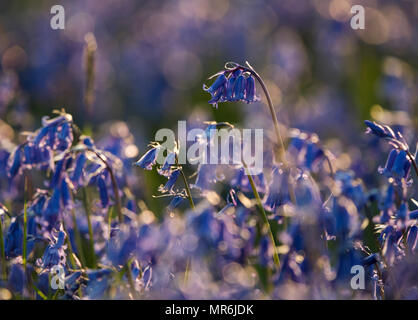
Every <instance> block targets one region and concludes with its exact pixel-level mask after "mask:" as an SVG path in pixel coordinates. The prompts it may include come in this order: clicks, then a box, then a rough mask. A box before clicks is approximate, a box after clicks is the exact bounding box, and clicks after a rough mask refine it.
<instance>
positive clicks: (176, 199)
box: [167, 195, 185, 211]
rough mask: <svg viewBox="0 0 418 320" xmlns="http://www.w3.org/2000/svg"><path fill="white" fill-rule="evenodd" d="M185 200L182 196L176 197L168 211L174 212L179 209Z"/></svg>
mask: <svg viewBox="0 0 418 320" xmlns="http://www.w3.org/2000/svg"><path fill="white" fill-rule="evenodd" d="M184 199H185V198H184V197H183V196H180V195H175V196H174V197H173V199H171V201H170V204H169V205H168V208H167V209H168V211H172V210H174V209H175V208H177V207H178V206H179V205H180V204H181V203H182V202H183V200H184Z"/></svg>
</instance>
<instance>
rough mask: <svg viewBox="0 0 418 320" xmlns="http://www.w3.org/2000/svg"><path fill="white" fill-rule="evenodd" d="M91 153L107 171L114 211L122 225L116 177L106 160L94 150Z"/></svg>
mask: <svg viewBox="0 0 418 320" xmlns="http://www.w3.org/2000/svg"><path fill="white" fill-rule="evenodd" d="M91 151H93V152H94V154H95V155H96V156H97V157H98V158H99V159H100V161H102V162H103V164H104V165H105V166H106V169H107V171H108V172H109V175H110V180H111V182H112V189H113V193H114V195H115V205H116V211H117V213H118V219H119V223H122V222H123V216H122V204H121V200H120V196H119V188H118V183H117V181H116V177H115V174H114V173H113V170H112V167H111V166H110V165H109V163H108V162H107V161H106V159H104V158H103V156H102V155H101V154H100V153H99V152H97V151H95V150H91Z"/></svg>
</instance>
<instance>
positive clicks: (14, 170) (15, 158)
mask: <svg viewBox="0 0 418 320" xmlns="http://www.w3.org/2000/svg"><path fill="white" fill-rule="evenodd" d="M9 159H11V160H12V163H11V166H10V169H9V176H10V178H12V179H13V178H14V177H15V176H16V175H17V174H18V173H19V169H20V167H21V165H22V147H20V146H19V147H17V148H16V150H15V151H14V152H13V154H12V156H11V157H10V158H9Z"/></svg>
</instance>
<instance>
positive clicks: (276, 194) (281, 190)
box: [264, 166, 290, 212]
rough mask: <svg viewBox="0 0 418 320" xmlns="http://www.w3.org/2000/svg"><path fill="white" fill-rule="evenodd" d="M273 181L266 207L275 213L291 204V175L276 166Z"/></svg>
mask: <svg viewBox="0 0 418 320" xmlns="http://www.w3.org/2000/svg"><path fill="white" fill-rule="evenodd" d="M271 175H272V180H271V183H270V185H269V187H268V192H267V194H266V197H265V200H264V205H265V207H266V209H267V210H269V211H272V212H275V211H276V210H277V209H278V208H279V207H280V206H282V205H284V204H286V203H288V202H290V195H289V173H288V171H287V170H283V169H282V168H281V167H278V166H274V167H273V170H272V174H271Z"/></svg>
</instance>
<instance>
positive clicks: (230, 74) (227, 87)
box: [203, 66, 259, 108]
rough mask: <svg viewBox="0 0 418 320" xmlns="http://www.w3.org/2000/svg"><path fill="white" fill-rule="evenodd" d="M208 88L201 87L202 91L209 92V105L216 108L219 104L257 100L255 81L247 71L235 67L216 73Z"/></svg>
mask: <svg viewBox="0 0 418 320" xmlns="http://www.w3.org/2000/svg"><path fill="white" fill-rule="evenodd" d="M213 77H217V78H216V80H215V81H214V82H213V84H212V85H211V86H210V87H207V86H206V85H203V90H205V91H207V92H209V93H210V94H211V96H212V99H211V100H209V103H210V104H212V105H213V106H214V107H216V108H218V103H219V102H227V101H228V102H235V101H245V102H247V103H250V102H255V101H257V100H259V98H258V97H257V95H256V87H255V80H254V76H253V74H252V73H251V72H250V71H249V69H246V68H243V67H240V66H237V67H233V68H228V69H227V70H225V71H221V72H218V73H217V74H215V75H213V76H212V77H211V78H213Z"/></svg>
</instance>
